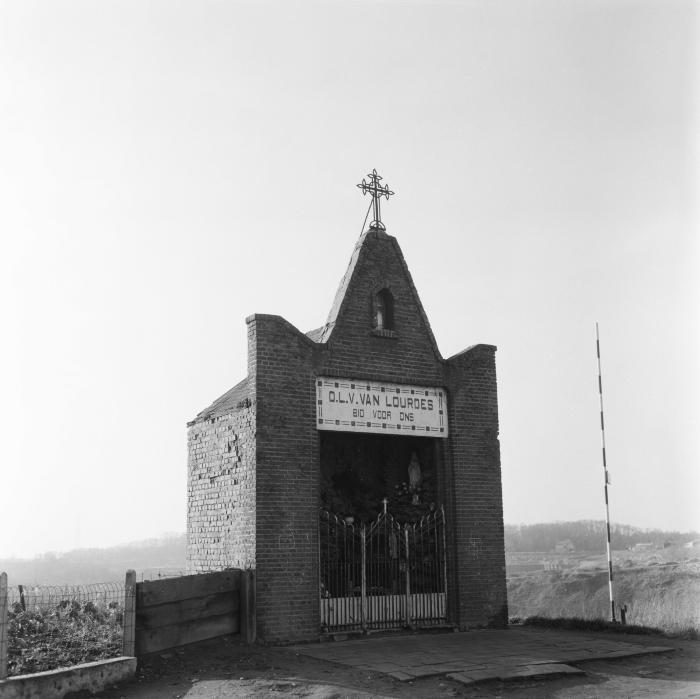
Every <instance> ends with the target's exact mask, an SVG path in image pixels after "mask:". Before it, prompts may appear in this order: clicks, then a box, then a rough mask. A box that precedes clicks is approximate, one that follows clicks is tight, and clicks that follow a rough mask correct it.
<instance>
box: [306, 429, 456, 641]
mask: <svg viewBox="0 0 700 699" xmlns="http://www.w3.org/2000/svg"><path fill="white" fill-rule="evenodd" d="M435 442H436V440H433V439H426V438H415V437H413V438H411V437H394V436H383V435H371V434H349V433H341V432H327V433H324V434H322V435H321V503H322V509H321V512H320V515H319V564H320V565H319V576H320V580H319V593H320V611H321V630H322V631H325V632H332V631H340V630H368V629H391V628H400V627H404V626H426V625H435V624H441V623H445V622H446V621H447V558H446V545H445V541H446V535H445V514H444V510H443V508H442V507H441V506H440V505H439V504H438V502H437V492H438V483H437V460H438V458H439V457H438V449H437V445H436V443H435Z"/></svg>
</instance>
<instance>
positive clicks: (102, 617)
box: [6, 582, 125, 677]
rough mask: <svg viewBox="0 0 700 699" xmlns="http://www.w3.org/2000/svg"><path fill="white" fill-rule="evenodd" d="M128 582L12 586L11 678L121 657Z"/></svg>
mask: <svg viewBox="0 0 700 699" xmlns="http://www.w3.org/2000/svg"><path fill="white" fill-rule="evenodd" d="M124 599H125V598H124V583H120V582H112V583H99V584H94V585H69V586H46V585H42V586H24V585H12V586H8V588H7V627H6V632H7V676H10V677H11V676H13V675H25V674H28V673H33V672H44V671H46V670H55V669H57V668H62V667H70V666H72V665H77V664H80V663H87V662H92V661H95V660H105V659H108V658H115V657H118V656H120V655H121V654H122V639H123V632H124V631H123V625H124Z"/></svg>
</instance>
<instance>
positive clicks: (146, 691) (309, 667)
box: [71, 634, 700, 699]
mask: <svg viewBox="0 0 700 699" xmlns="http://www.w3.org/2000/svg"><path fill="white" fill-rule="evenodd" d="M615 637H619V638H621V639H626V640H630V641H633V642H635V643H639V642H642V643H647V644H648V645H664V646H670V647H673V648H674V651H673V652H671V653H663V654H656V655H646V656H636V657H630V658H621V659H617V660H607V661H590V662H586V663H577V666H578V667H580V668H581V669H582V670H584V671H585V673H586V674H585V675H583V676H578V677H560V678H548V679H541V680H532V679H531V680H522V681H512V682H507V683H504V682H498V681H495V682H488V683H484V684H479V685H475V686H470V687H465V686H463V685H460V684H459V683H457V682H455V681H452V680H449V679H447V678H445V677H432V678H425V679H420V680H414V681H412V682H399V681H396V680H393V679H391V678H390V677H387V676H385V675H381V674H376V673H367V672H361V671H359V670H356V669H354V668H352V667H349V666H345V665H340V664H336V663H331V662H327V661H322V660H316V659H313V658H310V657H307V656H304V655H300V654H298V653H296V652H295V651H294V650H292V649H285V648H278V647H275V648H272V647H265V646H253V647H247V646H244V645H241V644H240V643H238V641H237V640H233V639H230V638H226V639H218V640H217V641H214V642H207V643H201V644H197V645H195V646H189V647H187V648H185V649H180V650H178V651H175V652H168V653H161V654H158V655H155V656H152V657H150V658H147V659H145V660H144V662H142V663H141V665H140V667H139V670H138V674H137V676H136V678H135V679H134V680H132V681H131V682H129V683H125V684H122V685H119V686H116V687H112V688H109V689H108V690H106V691H104V692H102V693H100V694H99V695H97V696H99V697H104V699H122V698H123V699H147V698H148V699H185V698H186V699H223V698H224V697H240V698H241V699H243V698H246V699H247V698H248V697H252V698H254V699H258V698H259V699H262V698H263V697H303V698H304V699H368V698H369V697H374V698H375V699H380V698H382V697H397V698H403V697H416V698H417V699H440V698H443V697H444V698H447V697H520V698H523V697H537V698H540V697H545V698H548V697H552V698H554V697H574V698H576V699H584V698H588V697H606V698H607V697H613V698H615V697H664V698H665V697H669V698H675V697H699V698H700V641H690V640H678V639H668V638H662V637H658V636H657V637H652V636H649V637H640V636H629V637H628V636H625V635H624V634H619V635H618V634H615ZM71 696H72V697H73V699H77V698H78V697H87V696H90V695H88V694H84V693H81V694H73V695H71Z"/></svg>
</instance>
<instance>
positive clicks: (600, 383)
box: [595, 323, 615, 623]
mask: <svg viewBox="0 0 700 699" xmlns="http://www.w3.org/2000/svg"><path fill="white" fill-rule="evenodd" d="M595 349H596V354H597V356H598V395H599V396H600V436H601V439H602V443H603V472H604V474H605V526H606V529H607V532H608V541H607V547H608V589H609V591H610V621H612V622H613V623H615V600H614V599H613V569H612V554H611V551H610V506H609V505H608V485H609V484H610V474H609V473H608V462H607V459H606V458H605V420H604V419H603V379H602V373H601V370H600V337H599V335H598V323H596V324H595Z"/></svg>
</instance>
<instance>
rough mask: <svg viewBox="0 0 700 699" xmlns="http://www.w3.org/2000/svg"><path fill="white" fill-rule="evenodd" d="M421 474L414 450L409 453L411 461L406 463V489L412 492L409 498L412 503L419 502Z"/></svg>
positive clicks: (416, 503)
mask: <svg viewBox="0 0 700 699" xmlns="http://www.w3.org/2000/svg"><path fill="white" fill-rule="evenodd" d="M422 480H423V476H422V474H421V471H420V462H419V461H418V455H417V454H416V452H415V451H414V452H413V453H412V454H411V462H410V463H409V464H408V489H409V492H411V493H413V497H412V498H411V504H412V505H418V504H419V503H420V498H419V497H418V488H420V484H421V481H422Z"/></svg>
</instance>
